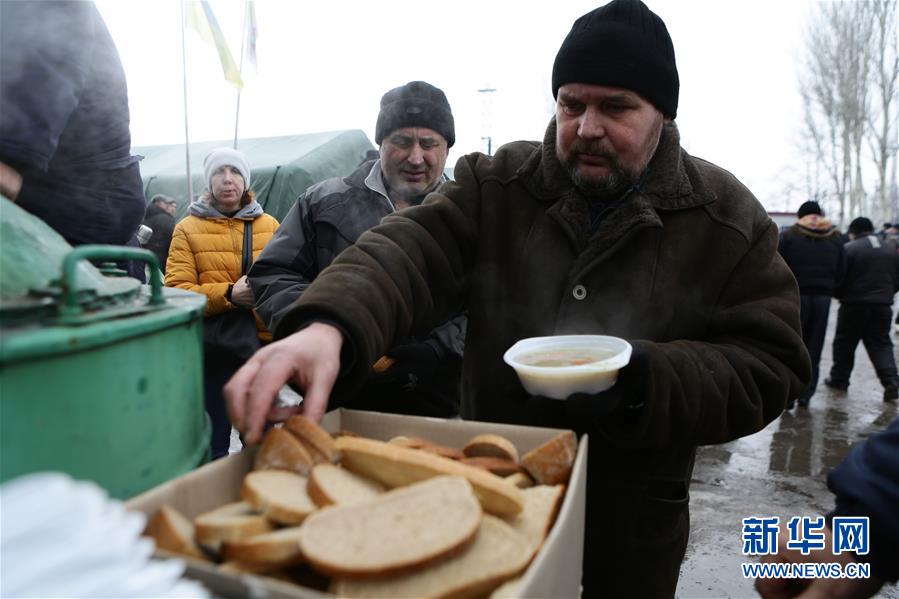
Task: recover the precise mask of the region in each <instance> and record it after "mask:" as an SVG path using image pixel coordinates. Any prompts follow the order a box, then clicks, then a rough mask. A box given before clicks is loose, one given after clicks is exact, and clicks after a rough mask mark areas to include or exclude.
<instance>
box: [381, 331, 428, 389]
mask: <svg viewBox="0 0 899 599" xmlns="http://www.w3.org/2000/svg"><path fill="white" fill-rule="evenodd" d="M384 355H385V356H387V357H388V358H393V359H394V360H395V362H394V364H393V365H392V366H391V367H390V368H388V369H387V370H386V371H384V372H383V373H381V374H375V375H372V376H371V379H370V380H371V381H372V382H373V383H375V384H378V385H385V386H387V385H390V386H397V387H400V388H402V389H403V390H405V391H412V390H414V389H417V388H419V387H422V386H427V385H430V384H431V382H432V381H433V380H434V375H435V374H436V373H437V368H438V367H439V366H440V356H438V355H437V350H435V349H434V348H433V347H432V346H431V345H430V344H428V343H408V344H405V345H397V346H394V347H392V348H390V349H389V350H388V351H387V352H386V353H385V354H384Z"/></svg>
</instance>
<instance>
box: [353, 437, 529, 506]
mask: <svg viewBox="0 0 899 599" xmlns="http://www.w3.org/2000/svg"><path fill="white" fill-rule="evenodd" d="M337 446H338V448H339V449H340V451H341V453H342V454H343V462H342V463H343V466H344V467H345V468H347V469H348V470H352V471H353V472H355V473H357V474H361V475H362V476H366V477H368V478H373V479H375V480H377V481H379V482H381V483H383V484H384V485H386V486H387V487H389V488H394V487H402V486H404V485H408V484H411V483H414V482H417V481H420V480H424V479H426V478H431V477H434V476H439V475H441V474H449V475H451V476H462V477H464V478H465V479H467V480H468V482H470V483H471V486H472V487H473V488H474V492H475V495H476V496H477V498H478V501H480V502H481V506H482V507H483V508H484V509H485V510H486V511H488V512H491V513H494V514H497V515H500V516H510V515H514V514H517V513H519V512H521V510H522V508H523V507H524V499H523V498H522V497H521V490H519V489H518V488H517V487H515V486H514V485H513V484H512V483H510V482H508V481H506V480H504V479H502V478H500V477H498V476H496V475H494V474H491V473H489V472H485V471H484V470H481V469H479V468H475V467H473V466H466V465H465V464H461V463H459V462H457V461H455V460H450V459H447V458H442V457H440V456H436V455H433V454H430V453H426V452H423V451H418V450H415V449H407V448H405V447H399V446H397V445H391V444H389V443H384V442H382V441H375V440H373V439H364V438H362V437H340V438H338V439H337Z"/></svg>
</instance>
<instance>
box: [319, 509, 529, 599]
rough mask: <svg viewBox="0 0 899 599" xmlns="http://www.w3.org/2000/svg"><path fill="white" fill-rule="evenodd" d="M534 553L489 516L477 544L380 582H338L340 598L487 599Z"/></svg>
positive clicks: (482, 523)
mask: <svg viewBox="0 0 899 599" xmlns="http://www.w3.org/2000/svg"><path fill="white" fill-rule="evenodd" d="M530 556H531V550H530V547H529V545H528V543H527V542H526V541H525V540H524V539H523V538H522V537H521V535H520V534H518V533H517V532H515V531H514V530H512V528H511V527H510V526H509V525H507V524H506V523H504V522H503V521H501V520H499V519H498V518H494V517H493V516H489V515H485V516H484V519H483V521H482V522H481V527H480V530H479V532H478V535H477V537H475V540H474V543H472V544H471V545H470V546H469V547H468V548H467V549H466V550H465V551H463V552H462V553H460V554H459V555H456V556H454V557H452V558H450V559H447V560H444V561H441V562H439V563H436V564H434V565H432V566H430V567H428V568H425V569H422V570H417V571H415V572H410V573H409V574H406V575H402V576H394V577H390V578H385V579H378V580H349V579H339V580H337V581H335V583H334V585H333V586H332V588H331V591H332V592H333V593H334V594H336V595H337V596H339V597H385V598H390V599H393V598H396V597H483V596H485V595H487V594H488V593H490V592H491V591H492V590H493V589H495V588H496V587H498V586H499V585H501V584H502V583H503V582H505V581H506V580H508V579H510V578H513V577H515V576H517V575H518V574H519V573H520V572H521V571H522V570H524V569H525V567H527V564H528V561H529V560H530Z"/></svg>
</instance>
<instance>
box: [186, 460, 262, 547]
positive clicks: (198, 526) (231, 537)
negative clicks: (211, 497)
mask: <svg viewBox="0 0 899 599" xmlns="http://www.w3.org/2000/svg"><path fill="white" fill-rule="evenodd" d="M263 472H265V471H263ZM271 472H277V471H276V470H271ZM194 530H195V532H196V539H197V542H198V543H200V544H201V545H203V546H205V547H208V548H210V549H212V550H213V551H215V552H218V550H219V547H220V546H221V544H222V542H224V541H236V540H238V539H244V538H246V537H252V536H253V535H259V534H263V533H266V532H271V531H272V530H274V527H273V526H272V524H271V522H269V521H268V520H267V519H266V518H265V516H263V515H262V514H260V513H259V512H257V511H255V510H253V507H252V506H251V505H250V504H249V503H246V502H245V501H236V502H234V503H227V504H225V505H223V506H221V507H218V508H216V509H214V510H212V511H209V512H206V513H203V514H200V515H199V516H197V517H196V518H194Z"/></svg>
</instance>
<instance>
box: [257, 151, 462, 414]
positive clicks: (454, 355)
mask: <svg viewBox="0 0 899 599" xmlns="http://www.w3.org/2000/svg"><path fill="white" fill-rule="evenodd" d="M419 203H420V201H419ZM393 212H395V210H394V207H393V203H392V202H391V201H390V199H389V197H388V194H387V190H386V188H385V186H384V182H383V178H382V176H381V166H380V162H379V161H369V162H365V163H363V164H362V165H360V166H359V168H357V169H356V170H355V171H354V172H353V173H352V174H350V175H349V176H348V177H345V178H337V177H335V178H333V179H328V180H326V181H322V182H321V183H318V184H316V185H313V186H312V187H310V188H309V189H307V190H306V191H305V192H303V194H302V195H301V196H300V197H299V198H298V199H297V201H296V203H295V204H294V205H293V207H292V208H291V209H290V211H289V212H288V213H287V216H285V217H284V221H283V222H282V223H281V227H280V228H279V229H278V231H277V232H276V233H275V236H274V237H272V240H271V241H270V242H269V243H268V245H267V246H266V248H265V249H264V250H263V251H262V254H260V255H259V257H258V258H257V259H256V262H255V263H254V264H253V267H252V268H251V269H250V272H249V276H248V279H249V283H250V286H251V287H252V288H253V293H254V294H255V296H256V312H257V314H259V316H260V317H261V318H262V319H263V321H264V322H265V324H266V325H267V326H268V327H269V329H270V330H274V328H275V326H277V324H278V322H279V321H280V320H281V317H282V316H283V315H284V313H285V312H287V311H289V310H290V309H291V308H292V307H293V305H294V304H295V303H296V301H297V300H298V299H299V298H300V296H301V295H303V293H304V292H305V290H306V288H307V287H308V286H309V284H310V283H311V282H312V281H313V280H314V279H315V278H316V277H317V276H318V275H319V273H320V272H321V271H322V270H324V269H325V268H326V267H327V266H329V265H330V264H331V262H333V261H334V259H335V258H336V257H337V255H338V254H340V253H341V252H342V251H343V250H345V249H346V248H348V247H350V246H352V245H353V244H355V243H356V240H357V239H358V238H359V236H360V235H362V234H363V233H364V232H365V231H367V230H369V229H371V228H372V227H374V226H376V225H377V224H378V223H380V222H381V219H382V218H383V217H384V216H387V215H388V214H392V213H393ZM466 327H467V318H466V317H465V316H461V315H456V316H453V317H451V318H450V319H449V320H446V321H445V322H443V324H440V325H438V326H437V327H435V328H433V329H432V330H431V331H430V332H428V333H425V334H422V335H419V336H408V335H407V336H406V337H405V339H404V340H402V341H401V342H400V343H398V344H396V345H395V346H394V347H392V348H390V349H389V350H388V351H387V352H386V355H388V356H391V357H396V356H393V355H392V353H393V352H396V351H397V347H398V346H408V345H410V344H415V347H414V348H407V349H410V350H411V351H406V352H405V359H404V360H403V361H404V362H406V364H405V365H403V366H401V364H400V360H397V364H396V365H395V367H394V368H395V372H393V373H389V372H388V373H385V375H384V376H382V377H380V380H379V381H368V384H366V386H365V387H364V388H363V389H362V390H361V391H360V392H358V393H350V394H348V395H345V396H343V397H341V398H340V399H338V400H336V402H335V404H337V403H342V404H343V405H344V406H347V407H358V408H359V409H369V410H379V411H386V412H397V413H405V414H409V413H412V414H420V415H424V416H441V417H451V416H455V415H457V414H458V413H459V395H460V380H461V377H462V351H463V349H464V345H465V330H466ZM425 345H426V346H427V347H424V346H425ZM416 348H417V349H416ZM428 348H430V349H428ZM419 350H420V351H419ZM400 351H402V350H400ZM419 358H420V359H419ZM410 360H411V361H416V362H418V364H412V365H411V366H410V364H409V362H410ZM373 361H374V360H373ZM435 367H436V369H437V370H436V373H435V372H434V371H433V369H434V368H435ZM400 370H407V371H409V373H411V374H414V375H415V376H416V381H417V380H418V378H419V377H422V381H421V384H417V385H416V384H415V383H414V382H411V383H410V381H411V379H409V378H403V379H402V380H401V379H400V378H399V377H398V376H393V375H399V374H400V372H399V371H400ZM402 374H403V375H404V376H407V375H408V373H405V372H404V373H402ZM424 375H426V376H424ZM391 377H392V379H391ZM353 395H355V396H356V399H350V397H352V396H353Z"/></svg>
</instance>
